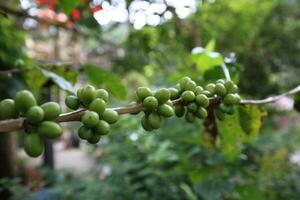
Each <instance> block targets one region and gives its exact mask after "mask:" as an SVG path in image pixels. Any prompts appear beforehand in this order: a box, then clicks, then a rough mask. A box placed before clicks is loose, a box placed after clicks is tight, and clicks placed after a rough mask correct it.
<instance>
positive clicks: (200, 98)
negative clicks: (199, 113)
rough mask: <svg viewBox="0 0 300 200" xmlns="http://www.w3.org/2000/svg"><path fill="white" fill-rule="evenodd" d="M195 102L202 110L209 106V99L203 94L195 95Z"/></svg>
mask: <svg viewBox="0 0 300 200" xmlns="http://www.w3.org/2000/svg"><path fill="white" fill-rule="evenodd" d="M195 101H196V103H197V104H198V105H199V106H202V107H204V108H206V107H207V106H208V105H209V99H208V98H207V96H205V95H204V94H199V95H197V96H196V99H195Z"/></svg>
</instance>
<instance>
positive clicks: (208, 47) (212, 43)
mask: <svg viewBox="0 0 300 200" xmlns="http://www.w3.org/2000/svg"><path fill="white" fill-rule="evenodd" d="M215 46H216V40H215V39H211V40H210V41H209V42H208V43H207V45H206V46H205V49H206V50H207V51H209V52H211V51H213V50H215Z"/></svg>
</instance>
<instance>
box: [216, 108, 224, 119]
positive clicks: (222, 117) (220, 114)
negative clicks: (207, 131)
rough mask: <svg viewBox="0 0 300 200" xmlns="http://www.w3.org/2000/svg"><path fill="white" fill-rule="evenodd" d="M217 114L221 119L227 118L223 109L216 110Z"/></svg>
mask: <svg viewBox="0 0 300 200" xmlns="http://www.w3.org/2000/svg"><path fill="white" fill-rule="evenodd" d="M215 114H216V116H217V118H218V119H219V120H220V121H223V120H224V119H225V113H223V112H222V111H221V110H216V111H215Z"/></svg>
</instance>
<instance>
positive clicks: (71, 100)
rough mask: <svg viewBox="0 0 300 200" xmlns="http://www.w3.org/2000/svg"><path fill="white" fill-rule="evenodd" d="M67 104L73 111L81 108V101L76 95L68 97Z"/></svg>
mask: <svg viewBox="0 0 300 200" xmlns="http://www.w3.org/2000/svg"><path fill="white" fill-rule="evenodd" d="M65 104H66V106H67V107H68V108H70V109H72V110H77V109H78V108H79V106H80V101H79V99H78V97H76V96H74V95H68V96H67V97H66V99H65Z"/></svg>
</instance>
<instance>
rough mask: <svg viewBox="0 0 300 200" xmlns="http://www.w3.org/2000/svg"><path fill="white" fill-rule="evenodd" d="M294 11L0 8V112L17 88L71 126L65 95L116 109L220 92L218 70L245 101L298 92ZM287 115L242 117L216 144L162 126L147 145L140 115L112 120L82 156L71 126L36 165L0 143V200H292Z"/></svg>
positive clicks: (299, 57)
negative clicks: (95, 94)
mask: <svg viewBox="0 0 300 200" xmlns="http://www.w3.org/2000/svg"><path fill="white" fill-rule="evenodd" d="M299 10H300V1H298V0H184V1H183V0H151V1H141V0H110V1H107V0H78V1H67V0H20V1H17V0H11V1H4V0H1V1H0V99H4V98H8V97H13V96H14V95H15V93H16V92H17V91H18V90H21V89H24V88H27V89H30V90H31V91H32V92H33V93H34V94H35V96H36V97H37V98H38V101H39V103H43V102H46V101H50V100H52V101H57V102H60V104H61V106H62V107H63V110H64V112H68V110H67V108H66V107H65V106H64V97H65V96H66V95H67V93H68V91H70V90H72V88H73V87H75V88H78V87H80V86H81V85H84V84H86V83H90V84H93V85H94V86H96V87H98V88H105V89H107V90H108V91H109V92H110V94H111V98H110V103H109V107H117V106H123V105H128V104H129V103H130V102H131V101H133V94H134V91H135V89H136V88H137V87H139V86H149V87H151V88H152V89H156V88H160V87H166V86H173V85H175V83H176V82H177V81H178V80H179V79H180V78H181V77H183V76H190V77H191V78H192V79H194V80H195V81H196V82H197V83H198V84H206V83H209V82H212V81H215V80H217V79H219V78H224V75H223V72H222V69H221V67H220V66H221V65H222V63H225V64H226V65H227V67H228V69H229V71H230V73H231V77H232V79H233V80H234V81H235V82H236V83H238V85H239V87H240V94H241V96H242V97H243V98H246V99H260V98H264V97H267V96H270V95H274V94H279V93H282V92H284V91H287V90H289V89H290V88H293V87H295V86H297V84H298V85H299V83H300V82H299V76H300V67H299V66H300V12H299ZM298 100H299V99H298ZM293 104H294V100H293V98H288V97H286V98H282V99H280V101H278V102H277V103H274V104H270V105H267V106H263V107H259V108H258V107H251V108H248V109H249V110H250V111H249V110H248V111H249V112H248V111H247V113H250V112H251V115H248V117H244V118H242V117H240V118H235V119H234V120H235V121H231V123H233V127H232V128H231V129H226V127H225V126H224V125H222V124H218V130H217V133H216V135H217V136H215V137H212V136H211V135H212V134H211V133H209V131H208V130H207V128H205V127H204V126H203V123H202V122H201V121H198V122H197V123H194V124H188V123H186V122H184V121H183V120H180V119H170V120H167V121H166V122H165V123H164V125H163V126H162V128H161V129H159V130H157V131H155V132H153V133H146V132H145V131H143V130H142V128H141V126H140V118H141V116H142V115H141V114H140V115H136V116H133V115H123V116H122V117H121V119H120V121H119V122H118V123H117V124H116V125H113V126H112V131H111V133H110V134H109V135H108V136H106V137H104V138H103V139H102V140H101V141H100V142H99V143H98V144H97V145H89V144H86V143H85V142H83V141H80V140H79V139H78V137H77V129H78V127H79V126H80V124H79V123H77V122H74V123H64V124H62V125H63V126H64V135H63V136H62V137H61V138H60V139H59V140H47V141H46V142H45V152H44V154H43V156H41V157H40V158H34V159H33V158H29V157H28V156H27V155H26V154H25V153H24V151H23V148H22V142H23V136H24V133H23V132H22V131H19V132H15V133H9V134H1V136H0V199H26V200H27V199H28V200H29V199H38V200H44V199H68V200H73V199H74V200H77V199H78V200H79V199H80V200H81V199H87V200H90V199H91V200H93V199H101V200H102V199H103V200H112V199H116V200H117V199H119V200H122V199H130V200H135V199H137V200H141V199H153V200H156V199H159V200H161V199H164V200H168V199H170V200H171V199H172V200H173V199H175V200H176V199H178V200H184V199H187V200H220V199H226V200H253V199H255V200H265V199H266V200H269V199H270V200H271V199H272V200H273V199H278V200H279V199H289V200H293V199H295V200H296V199H299V196H300V124H299V119H300V117H299V114H298V113H297V111H295V110H294V109H293ZM295 105H296V104H295ZM245 109H247V108H245ZM249 116H250V117H249ZM232 120H233V119H232ZM245 126H248V127H249V128H248V129H247V130H248V131H247V130H245V129H244V127H245ZM212 140H214V142H213V144H214V145H213V144H212V142H211V141H212Z"/></svg>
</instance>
